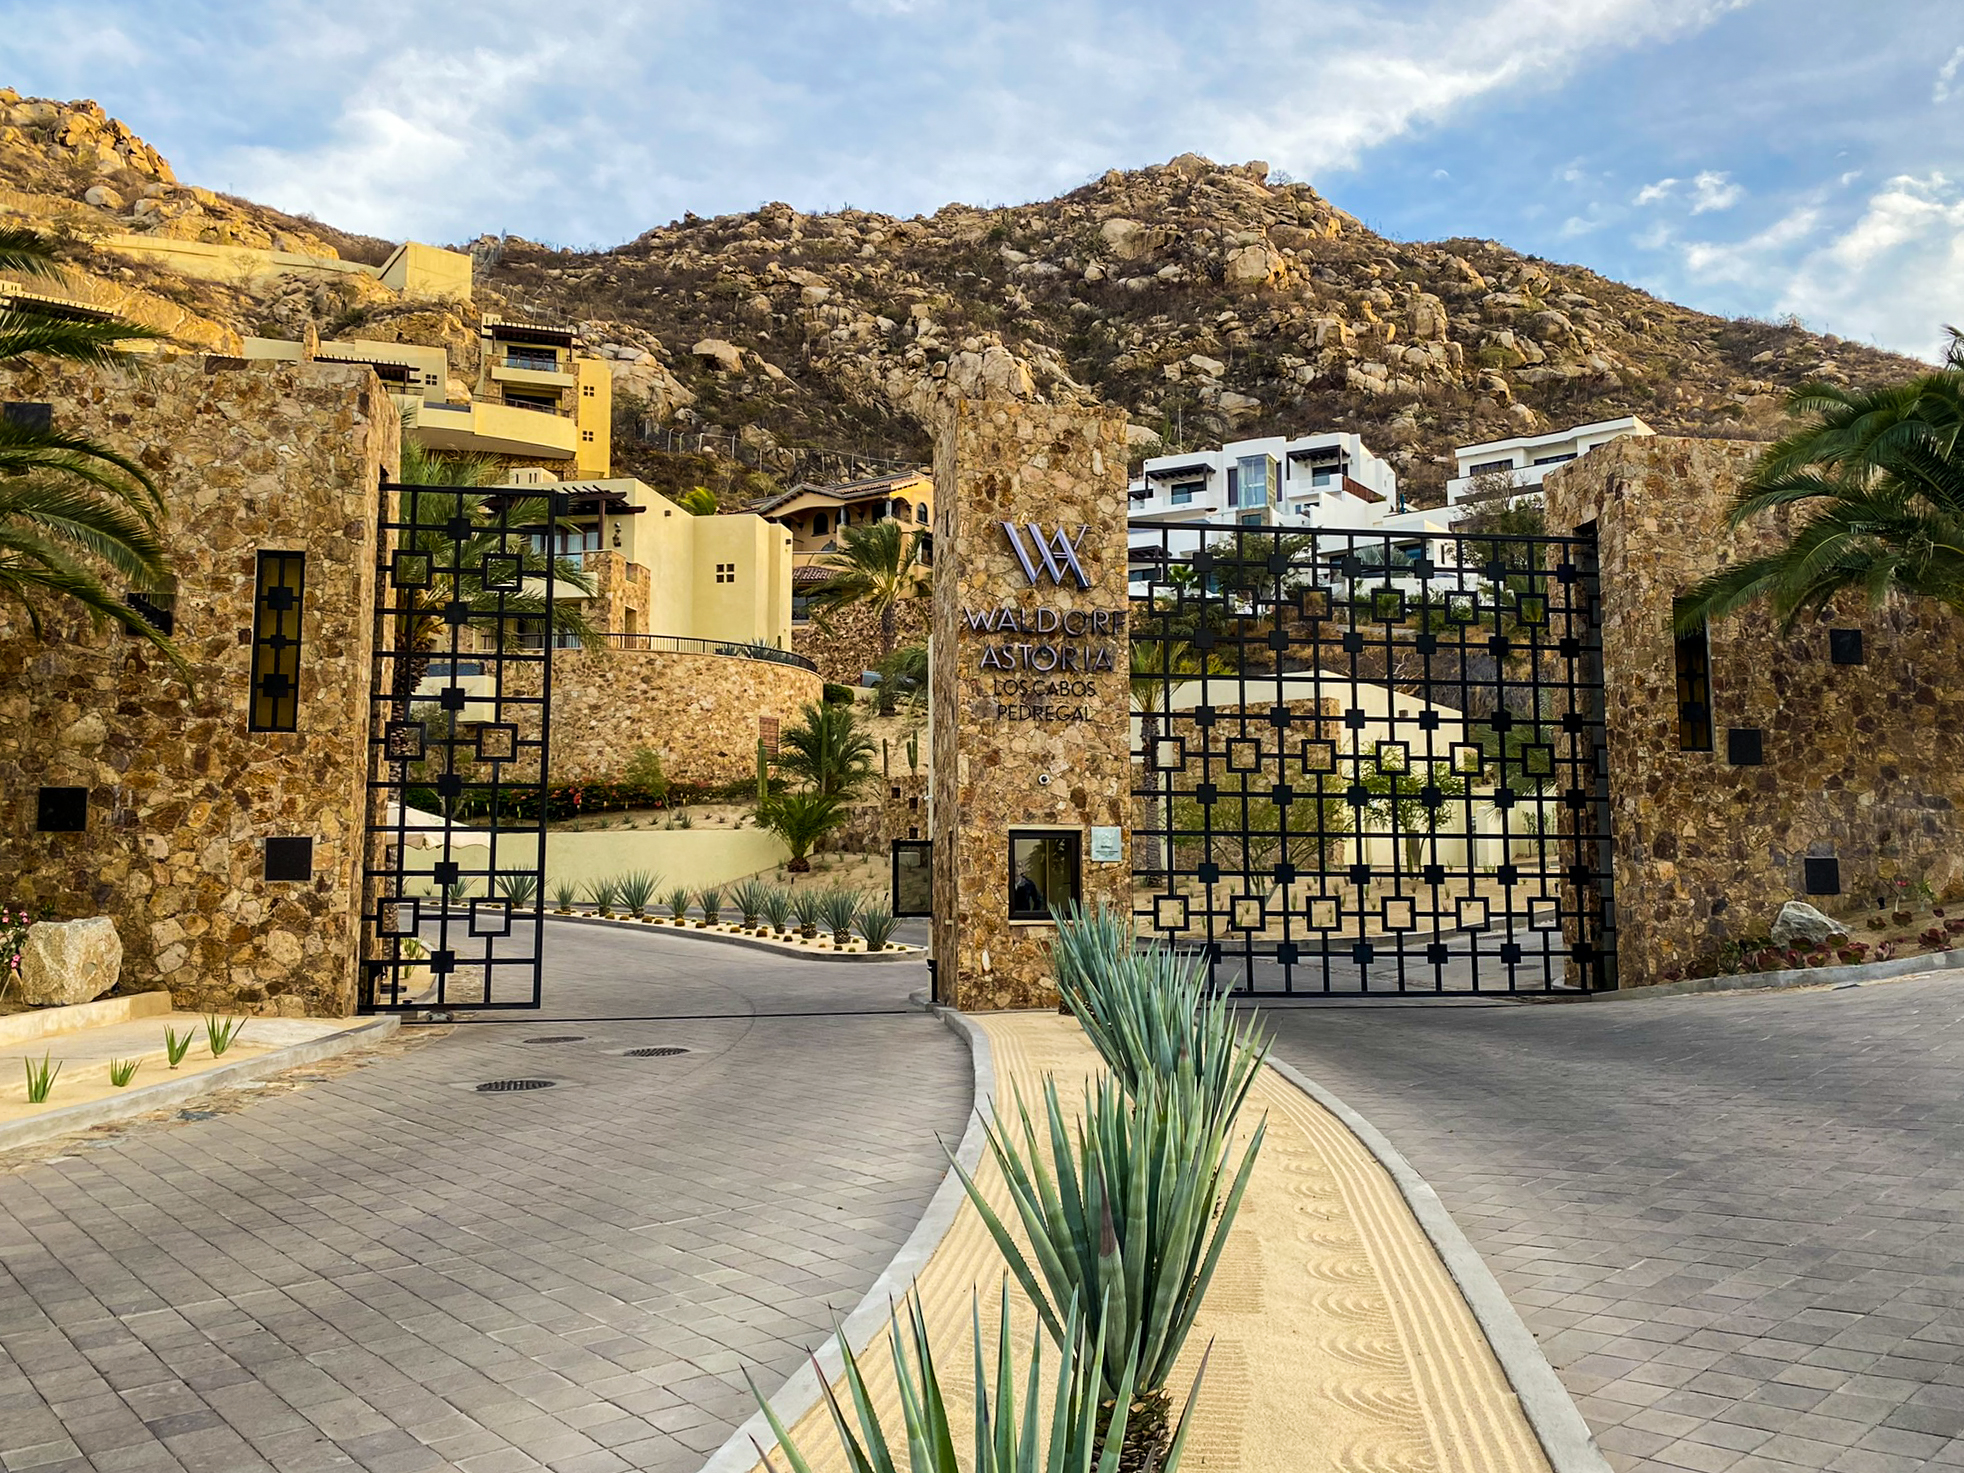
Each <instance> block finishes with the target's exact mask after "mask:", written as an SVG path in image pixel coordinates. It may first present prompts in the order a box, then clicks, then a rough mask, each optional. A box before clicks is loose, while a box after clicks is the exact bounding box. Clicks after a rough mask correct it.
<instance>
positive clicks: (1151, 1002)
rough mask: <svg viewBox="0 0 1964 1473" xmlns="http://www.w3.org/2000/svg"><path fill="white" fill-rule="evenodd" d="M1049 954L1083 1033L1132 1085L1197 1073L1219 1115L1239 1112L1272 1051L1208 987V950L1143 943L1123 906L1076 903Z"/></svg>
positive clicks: (1250, 1023) (1254, 1027)
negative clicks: (1208, 992) (1210, 995)
mask: <svg viewBox="0 0 1964 1473" xmlns="http://www.w3.org/2000/svg"><path fill="white" fill-rule="evenodd" d="M1051 957H1052V960H1053V961H1054V963H1055V965H1056V970H1057V989H1058V991H1059V992H1060V993H1062V994H1063V998H1064V1001H1065V1003H1066V1004H1067V1005H1068V1006H1069V1007H1070V1010H1071V1011H1072V1012H1073V1013H1075V1014H1076V1015H1077V1019H1078V1022H1079V1024H1080V1025H1081V1026H1082V1027H1083V1028H1084V1032H1085V1036H1086V1037H1088V1038H1089V1039H1090V1040H1091V1044H1092V1046H1093V1047H1094V1048H1096V1049H1097V1050H1098V1053H1099V1055H1100V1056H1101V1057H1102V1058H1103V1059H1104V1061H1105V1063H1106V1065H1107V1067H1109V1068H1110V1069H1111V1071H1112V1072H1113V1073H1114V1074H1116V1075H1117V1076H1118V1078H1119V1080H1120V1081H1121V1082H1122V1083H1123V1084H1124V1085H1125V1088H1126V1089H1127V1090H1128V1091H1130V1092H1136V1091H1137V1090H1138V1089H1139V1088H1140V1087H1141V1085H1142V1084H1144V1083H1145V1082H1147V1081H1149V1080H1152V1079H1159V1078H1173V1077H1185V1078H1191V1079H1193V1080H1195V1081H1196V1082H1197V1083H1198V1084H1199V1086H1200V1088H1201V1090H1202V1092H1203V1093H1204V1094H1205V1095H1206V1097H1207V1098H1208V1100H1209V1101H1210V1102H1211V1107H1212V1109H1213V1110H1214V1111H1215V1113H1216V1114H1219V1115H1222V1116H1223V1118H1226V1119H1232V1118H1233V1116H1234V1114H1235V1112H1236V1111H1238V1110H1239V1109H1240V1108H1241V1105H1242V1102H1243V1101H1244V1100H1245V1099H1246V1098H1247V1097H1248V1090H1249V1088H1250V1087H1251V1086H1252V1085H1253V1083H1254V1080H1255V1076H1256V1074H1258V1073H1259V1072H1260V1070H1261V1066H1262V1060H1263V1059H1264V1058H1265V1057H1266V1056H1267V1053H1268V1041H1267V1038H1266V1037H1265V1036H1264V1035H1263V1033H1262V1031H1261V1028H1260V1025H1259V1024H1258V1023H1257V1022H1256V1020H1254V1019H1253V1018H1247V1017H1243V1016H1242V1015H1241V1014H1239V1013H1237V1012H1235V1011H1234V1009H1233V1008H1231V1007H1230V1006H1229V999H1228V994H1227V993H1225V992H1223V993H1221V994H1219V995H1218V996H1216V997H1214V998H1212V999H1209V998H1207V996H1206V990H1207V988H1206V978H1207V959H1206V956H1205V954H1204V953H1201V952H1197V951H1195V952H1187V953H1181V952H1177V951H1175V950H1173V949H1172V948H1171V947H1169V946H1166V945H1164V944H1163V943H1161V942H1160V941H1158V940H1157V939H1155V940H1154V941H1152V942H1150V943H1149V944H1148V945H1146V946H1145V947H1143V948H1141V947H1140V946H1139V945H1138V944H1137V941H1136V939H1135V937H1134V933H1133V928H1132V921H1131V918H1130V917H1129V916H1127V915H1125V914H1124V913H1123V912H1122V911H1120V910H1118V909H1117V908H1116V907H1113V906H1109V905H1103V904H1100V905H1097V906H1094V907H1092V908H1091V909H1089V910H1084V909H1079V908H1078V907H1076V906H1073V907H1072V908H1071V910H1070V912H1069V913H1068V914H1066V915H1064V916H1062V917H1060V918H1059V921H1058V926H1057V940H1056V942H1055V943H1054V945H1053V946H1052V949H1051Z"/></svg>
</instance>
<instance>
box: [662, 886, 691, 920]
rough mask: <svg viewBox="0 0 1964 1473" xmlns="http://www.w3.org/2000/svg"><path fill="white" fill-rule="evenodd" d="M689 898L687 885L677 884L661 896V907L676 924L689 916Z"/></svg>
mask: <svg viewBox="0 0 1964 1473" xmlns="http://www.w3.org/2000/svg"><path fill="white" fill-rule="evenodd" d="M689 900H690V895H689V887H688V886H687V885H677V886H676V887H675V888H674V889H673V890H670V891H669V892H668V893H667V894H666V895H664V896H663V897H662V902H661V903H662V907H663V909H665V910H666V911H667V912H668V918H669V919H670V920H671V921H673V922H674V923H675V924H676V925H678V926H679V925H681V924H682V923H683V922H684V921H686V920H688V918H689Z"/></svg>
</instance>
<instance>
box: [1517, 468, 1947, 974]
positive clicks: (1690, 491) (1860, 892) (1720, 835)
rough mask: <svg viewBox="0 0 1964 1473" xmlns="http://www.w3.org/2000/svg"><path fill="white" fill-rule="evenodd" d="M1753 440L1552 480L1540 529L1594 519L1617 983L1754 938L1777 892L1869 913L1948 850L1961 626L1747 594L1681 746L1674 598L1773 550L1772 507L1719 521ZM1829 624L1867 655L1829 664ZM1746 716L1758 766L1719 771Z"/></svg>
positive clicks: (1688, 963)
mask: <svg viewBox="0 0 1964 1473" xmlns="http://www.w3.org/2000/svg"><path fill="white" fill-rule="evenodd" d="M1763 448H1764V447H1763V446H1761V445H1757V444H1742V443H1736V442H1726V441H1711V440H1686V439H1676V438H1666V437H1662V436H1659V437H1656V438H1646V439H1624V440H1618V441H1615V442H1614V443H1613V444H1611V445H1607V446H1604V447H1601V448H1599V449H1597V450H1594V451H1592V452H1591V453H1590V454H1589V455H1587V456H1585V457H1584V458H1583V459H1582V460H1580V461H1577V462H1576V463H1575V464H1573V465H1570V466H1564V467H1563V468H1562V469H1561V470H1559V471H1557V472H1555V473H1554V474H1553V475H1551V476H1550V477H1549V478H1548V481H1547V483H1546V484H1547V504H1548V525H1549V527H1550V529H1551V530H1553V531H1557V532H1568V531H1570V530H1571V529H1574V528H1577V527H1580V526H1582V525H1583V524H1585V523H1588V522H1591V521H1594V522H1595V523H1596V525H1597V531H1598V535H1599V538H1600V546H1601V557H1602V638H1603V666H1604V676H1605V681H1606V688H1607V693H1608V696H1607V707H1608V743H1609V783H1610V803H1611V809H1612V814H1613V828H1614V833H1615V836H1616V845H1615V853H1616V859H1615V866H1616V913H1617V922H1618V938H1617V941H1618V945H1617V951H1618V967H1619V977H1620V980H1621V983H1622V985H1623V986H1626V987H1628V986H1643V985H1648V984H1651V983H1657V982H1672V981H1676V980H1678V979H1679V978H1682V977H1689V976H1699V975H1703V974H1704V973H1706V972H1709V971H1711V970H1712V962H1713V961H1714V960H1715V958H1716V956H1717V953H1718V949H1719V948H1720V947H1721V946H1722V945H1724V944H1725V943H1726V942H1728V941H1738V940H1742V939H1750V938H1757V937H1763V936H1764V935H1766V933H1767V930H1768V928H1769V927H1770V926H1771V924H1772V921H1773V917H1774V915H1775V914H1776V913H1777V912H1778V911H1779V908H1780V906H1781V904H1782V902H1784V901H1787V900H1793V899H1803V898H1804V899H1806V900H1808V901H1810V902H1811V903H1813V904H1815V905H1817V906H1819V907H1820V908H1822V909H1823V910H1826V911H1828V912H1829V913H1831V914H1840V915H1843V916H1847V915H1851V914H1855V913H1861V912H1872V911H1873V910H1874V909H1875V908H1876V902H1877V900H1878V899H1879V898H1881V897H1884V896H1892V895H1894V894H1895V893H1897V889H1898V886H1899V884H1902V885H1912V886H1913V885H1914V884H1915V883H1916V882H1917V881H1919V880H1920V879H1921V878H1922V877H1923V876H1924V875H1925V874H1926V873H1928V872H1929V871H1930V870H1931V868H1932V867H1933V866H1934V865H1936V864H1937V863H1938V862H1939V861H1942V860H1946V859H1951V858H1954V857H1956V856H1957V855H1958V854H1959V851H1960V849H1964V831H1961V830H1960V826H1959V818H1958V813H1959V805H1960V804H1964V762H1960V761H1959V760H1958V733H1959V732H1960V731H1964V664H1961V663H1960V655H1964V621H1960V620H1958V619H1957V618H1955V617H1953V616H1951V615H1949V614H1946V613H1944V612H1942V611H1941V610H1939V609H1937V608H1935V607H1934V606H1932V605H1930V604H1928V603H1911V602H1909V601H1907V600H1895V601H1892V602H1890V603H1889V604H1886V605H1884V606H1883V607H1881V608H1880V609H1874V610H1871V609H1868V608H1867V607H1865V606H1864V605H1863V603H1862V602H1861V600H1859V599H1843V600H1841V601H1840V602H1838V603H1837V605H1836V606H1835V609H1834V611H1833V612H1832V614H1830V615H1828V616H1826V617H1823V618H1822V619H1820V620H1818V621H1816V620H1813V619H1803V620H1802V621H1801V622H1800V623H1799V624H1798V625H1797V626H1796V627H1795V628H1794V630H1793V632H1792V633H1790V634H1783V633H1781V632H1780V631H1779V629H1778V628H1777V626H1776V625H1775V623H1774V621H1773V620H1772V619H1771V618H1770V616H1769V615H1768V613H1767V611H1766V609H1765V607H1764V605H1755V606H1753V607H1751V608H1748V609H1747V610H1745V611H1744V612H1741V613H1738V614H1734V615H1732V616H1731V617H1729V618H1726V619H1722V620H1720V621H1718V622H1717V623H1715V624H1714V625H1713V626H1712V628H1711V631H1710V649H1711V687H1712V726H1713V750H1711V751H1696V752H1688V751H1682V750H1680V749H1679V742H1678V727H1677V721H1678V707H1677V688H1676V673H1675V671H1676V666H1675V653H1674V651H1675V646H1674V640H1673V637H1672V632H1671V606H1672V601H1673V600H1674V599H1675V598H1676V597H1677V596H1678V595H1679V594H1681V593H1682V592H1683V591H1684V590H1685V589H1687V588H1688V587H1690V586H1691V584H1693V583H1694V582H1696V581H1697V580H1698V579H1699V578H1700V577H1703V576H1704V575H1705V574H1707V573H1709V572H1711V571H1712V570H1713V569H1715V568H1718V567H1721V566H1723V565H1725V564H1727V563H1729V562H1732V561H1735V560H1737V559H1739V558H1743V557H1750V556H1755V555H1757V554H1759V553H1761V552H1764V551H1767V550H1769V549H1771V548H1773V547H1775V546H1778V545H1779V544H1780V542H1781V541H1783V540H1784V537H1785V535H1786V533H1787V531H1788V527H1789V524H1788V522H1787V520H1786V519H1785V518H1783V517H1771V516H1770V517H1767V518H1765V519H1763V520H1761V521H1758V522H1755V523H1753V524H1751V525H1749V526H1747V527H1746V528H1743V529H1741V530H1740V531H1739V532H1738V533H1736V534H1735V533H1733V532H1731V531H1729V530H1728V529H1727V528H1726V526H1725V513H1726V508H1727V506H1728V505H1729V503H1730V501H1731V498H1732V496H1733V494H1734V492H1735V491H1736V489H1737V487H1738V485H1739V482H1740V480H1741V479H1742V478H1743V477H1744V476H1745V475H1747V474H1748V473H1749V471H1750V469H1751V467H1752V464H1753V461H1754V459H1755V458H1756V457H1757V455H1758V454H1759V452H1760V451H1761V450H1762V449H1763ZM1831 629H1852V630H1860V631H1861V634H1862V639H1863V646H1864V650H1863V653H1864V662H1863V663H1862V664H1859V665H1850V664H1835V663H1833V661H1832V660H1831V658H1830V648H1829V631H1830V630H1831ZM1735 727H1736V728H1756V729H1757V730H1758V731H1759V733H1760V740H1761V746H1762V756H1763V760H1762V761H1761V763H1760V764H1758V765H1756V766H1743V765H1742V766H1734V765H1732V764H1731V763H1730V762H1729V761H1728V753H1727V746H1728V742H1727V732H1728V730H1729V729H1731V728H1735ZM1810 857H1814V858H1829V857H1832V858H1834V859H1836V860H1837V861H1838V862H1839V868H1840V882H1841V893H1840V894H1839V895H1807V894H1806V893H1805V880H1804V876H1805V861H1806V860H1807V859H1808V858H1810Z"/></svg>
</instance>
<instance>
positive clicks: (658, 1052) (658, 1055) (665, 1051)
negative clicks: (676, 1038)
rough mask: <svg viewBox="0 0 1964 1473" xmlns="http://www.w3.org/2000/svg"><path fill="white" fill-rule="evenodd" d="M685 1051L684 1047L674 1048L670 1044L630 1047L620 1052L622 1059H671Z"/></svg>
mask: <svg viewBox="0 0 1964 1473" xmlns="http://www.w3.org/2000/svg"><path fill="white" fill-rule="evenodd" d="M687 1052H688V1050H687V1049H685V1048H675V1047H672V1046H670V1047H664V1048H631V1049H629V1050H628V1051H627V1052H626V1053H624V1054H622V1055H621V1057H622V1058H623V1059H672V1058H674V1057H675V1056H676V1055H677V1054H686V1053H687Z"/></svg>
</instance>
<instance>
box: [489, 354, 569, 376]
mask: <svg viewBox="0 0 1964 1473" xmlns="http://www.w3.org/2000/svg"><path fill="white" fill-rule="evenodd" d="M499 366H500V367H502V368H521V369H523V370H525V372H527V373H571V372H572V371H573V366H572V365H571V364H570V363H561V362H560V361H559V360H558V359H557V358H517V357H514V356H512V355H511V354H509V353H507V354H506V355H505V356H504V357H503V358H501V359H500V360H499Z"/></svg>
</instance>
